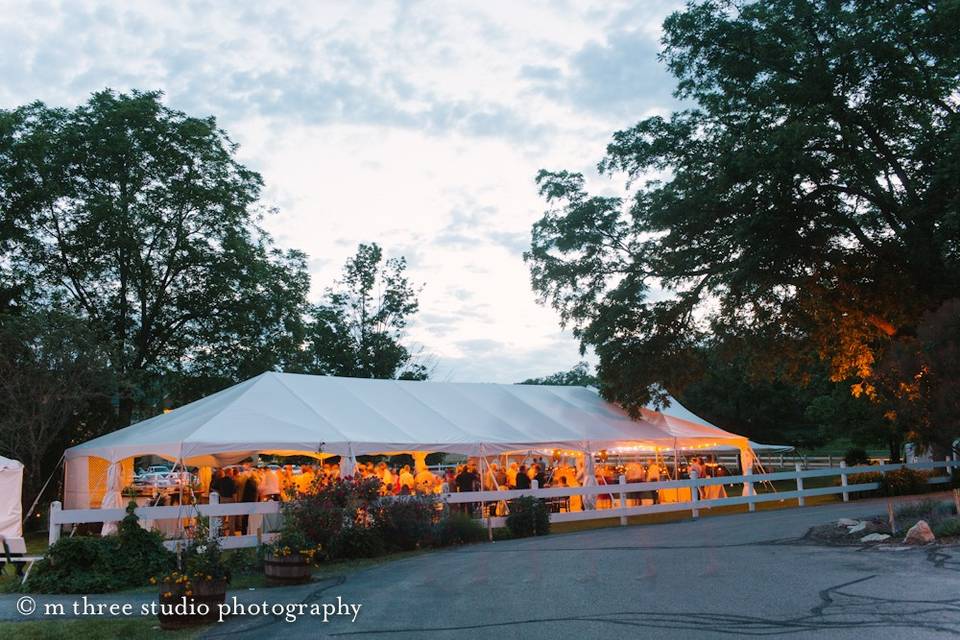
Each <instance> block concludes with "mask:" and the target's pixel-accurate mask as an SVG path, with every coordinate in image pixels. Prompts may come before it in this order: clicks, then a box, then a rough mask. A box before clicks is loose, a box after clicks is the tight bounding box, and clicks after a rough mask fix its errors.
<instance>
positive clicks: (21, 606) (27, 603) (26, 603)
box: [17, 596, 37, 616]
mask: <svg viewBox="0 0 960 640" xmlns="http://www.w3.org/2000/svg"><path fill="white" fill-rule="evenodd" d="M36 610H37V601H36V600H34V599H33V598H31V597H30V596H23V597H22V598H20V599H19V600H17V611H18V612H19V613H20V614H21V615H24V616H29V615H30V614H32V613H33V612H34V611H36Z"/></svg>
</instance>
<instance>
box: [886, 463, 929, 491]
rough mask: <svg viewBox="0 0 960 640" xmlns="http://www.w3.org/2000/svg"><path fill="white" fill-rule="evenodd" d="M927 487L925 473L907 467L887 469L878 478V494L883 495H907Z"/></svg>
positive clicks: (924, 489) (925, 489)
mask: <svg viewBox="0 0 960 640" xmlns="http://www.w3.org/2000/svg"><path fill="white" fill-rule="evenodd" d="M928 487H929V485H928V484H927V476H926V475H924V474H922V473H920V472H919V471H914V470H913V469H908V468H907V467H901V468H899V469H896V470H895V471H888V472H886V473H884V474H883V477H881V478H880V495H884V496H909V495H913V494H916V493H923V492H925V491H927V489H928Z"/></svg>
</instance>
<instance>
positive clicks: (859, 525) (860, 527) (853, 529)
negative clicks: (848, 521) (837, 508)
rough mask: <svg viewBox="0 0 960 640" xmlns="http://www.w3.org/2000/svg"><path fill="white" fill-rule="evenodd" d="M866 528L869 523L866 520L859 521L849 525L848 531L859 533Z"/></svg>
mask: <svg viewBox="0 0 960 640" xmlns="http://www.w3.org/2000/svg"><path fill="white" fill-rule="evenodd" d="M866 528H867V523H866V522H858V523H857V524H855V525H853V526H852V527H847V533H858V532H860V531H863V530H864V529H866Z"/></svg>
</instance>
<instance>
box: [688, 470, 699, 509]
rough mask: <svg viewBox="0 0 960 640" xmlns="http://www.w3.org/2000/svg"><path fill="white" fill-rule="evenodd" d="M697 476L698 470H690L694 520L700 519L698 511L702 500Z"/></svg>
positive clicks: (691, 502)
mask: <svg viewBox="0 0 960 640" xmlns="http://www.w3.org/2000/svg"><path fill="white" fill-rule="evenodd" d="M697 476H698V474H697V470H696V469H690V480H691V481H692V483H693V484H692V485H691V486H690V505H691V506H690V512H691V513H692V514H693V519H694V520H696V519H697V518H699V517H700V510H699V509H697V501H698V500H700V487H699V483H698V482H697Z"/></svg>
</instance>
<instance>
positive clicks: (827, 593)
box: [0, 501, 960, 640]
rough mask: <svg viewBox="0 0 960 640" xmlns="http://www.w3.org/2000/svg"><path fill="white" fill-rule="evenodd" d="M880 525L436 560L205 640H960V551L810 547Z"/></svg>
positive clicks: (770, 521)
mask: <svg viewBox="0 0 960 640" xmlns="http://www.w3.org/2000/svg"><path fill="white" fill-rule="evenodd" d="M883 510H884V508H883V504H882V503H877V502H868V501H863V502H855V503H852V504H850V505H830V506H823V507H808V508H803V509H787V510H781V511H766V512H758V513H753V514H741V515H730V516H719V517H713V518H703V519H701V520H699V521H695V522H694V521H690V522H681V523H675V524H663V525H651V526H633V527H621V528H611V529H602V530H596V531H589V532H583V533H576V534H565V535H553V536H547V537H543V538H534V539H524V540H514V541H505V542H498V543H494V544H483V545H475V546H470V547H465V548H460V549H453V550H449V551H440V552H434V553H428V554H424V555H422V556H416V557H412V558H408V559H405V560H400V561H396V562H391V563H387V564H384V565H381V566H378V567H373V568H371V569H366V570H363V571H359V572H355V573H352V574H350V575H348V576H341V577H337V578H333V579H329V580H326V581H323V582H315V583H312V584H309V585H304V586H302V587H290V588H283V589H269V590H258V591H257V592H239V593H238V594H236V595H238V596H239V597H240V598H241V599H242V601H243V602H246V603H247V604H250V603H255V602H258V601H262V600H263V599H264V598H266V600H267V602H268V603H269V604H278V603H283V604H284V605H290V604H294V605H295V604H298V603H299V604H302V605H304V610H303V611H304V615H301V616H299V617H298V619H297V620H296V621H295V622H285V621H284V619H283V618H284V616H279V617H274V616H272V615H244V616H235V617H233V618H229V619H227V620H226V621H225V622H224V623H222V624H218V625H216V626H214V627H212V628H211V629H209V630H208V631H207V633H206V634H205V636H204V637H207V638H230V639H231V640H247V639H256V640H264V639H267V638H291V639H292V638H321V637H332V638H359V639H366V638H377V639H380V638H382V639H385V640H414V639H415V640H446V639H454V638H456V639H457V640H464V639H468V638H469V639H472V638H481V639H485V638H498V639H502V638H522V639H523V640H539V639H541V638H542V639H550V640H558V639H566V638H576V639H589V638H604V639H609V638H686V639H696V640H704V639H709V638H742V637H767V636H782V637H790V638H851V639H852V638H857V639H862V638H870V640H880V639H886V638H890V639H897V640H900V639H904V638H938V637H949V636H955V635H960V548H949V547H948V548H923V549H915V548H911V549H905V550H899V551H898V550H879V549H858V548H829V547H822V546H815V545H810V544H806V543H804V542H803V541H802V540H800V539H799V538H800V537H801V536H802V535H803V534H804V533H805V532H806V530H807V528H808V527H810V526H812V525H814V524H820V523H824V522H829V521H831V520H836V519H837V518H839V517H856V516H868V515H872V514H876V513H881V512H883ZM145 597H146V596H145ZM337 597H339V598H341V600H340V602H342V603H344V604H348V603H350V604H360V605H362V606H361V607H360V610H359V613H358V614H357V615H356V619H355V621H352V620H351V618H352V613H347V614H346V615H333V616H331V617H330V618H329V621H328V622H327V623H323V622H322V616H314V615H310V609H309V607H310V605H314V604H316V605H318V606H319V605H322V604H328V605H335V604H336V603H337V602H338V601H337ZM106 598H110V597H106ZM38 600H40V597H38ZM12 606H13V600H12V597H11V596H4V597H2V598H0V619H15V618H16V614H15V612H12V611H11V609H12ZM341 610H343V609H341ZM295 613H296V612H295ZM20 619H22V618H20Z"/></svg>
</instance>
